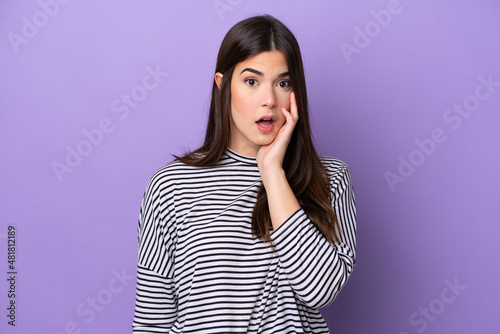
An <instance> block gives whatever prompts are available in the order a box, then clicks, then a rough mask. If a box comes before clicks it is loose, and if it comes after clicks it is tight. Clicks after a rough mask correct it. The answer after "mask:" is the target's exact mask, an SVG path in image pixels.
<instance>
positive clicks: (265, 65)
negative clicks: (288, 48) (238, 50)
mask: <svg viewBox="0 0 500 334" xmlns="http://www.w3.org/2000/svg"><path fill="white" fill-rule="evenodd" d="M247 67H250V68H253V69H255V70H259V71H260V72H262V73H264V74H265V73H266V72H267V73H269V74H272V73H277V72H279V73H282V72H286V71H287V70H288V65H287V63H286V59H285V56H284V55H283V53H282V52H281V51H265V52H261V53H258V54H256V55H254V56H252V57H249V58H247V59H245V60H244V61H242V62H240V63H238V64H237V65H236V68H235V70H236V71H235V72H236V73H237V74H239V71H238V70H240V71H241V70H242V69H244V68H247Z"/></svg>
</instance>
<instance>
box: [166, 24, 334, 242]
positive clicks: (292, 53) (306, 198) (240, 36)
mask: <svg viewBox="0 0 500 334" xmlns="http://www.w3.org/2000/svg"><path fill="white" fill-rule="evenodd" d="M274 50H277V51H280V52H282V53H283V55H284V56H285V59H286V61H287V65H288V71H289V75H290V81H291V84H292V88H293V91H294V92H295V99H296V102H297V108H298V112H299V121H298V122H297V125H296V127H295V129H294V131H293V134H292V138H291V140H290V143H289V144H288V148H287V151H286V154H285V158H284V161H283V169H284V171H285V173H286V177H287V180H288V182H289V184H290V187H291V188H292V190H293V192H294V194H295V196H296V197H297V200H298V202H299V204H300V206H301V207H302V209H303V210H304V211H305V212H306V214H307V216H308V217H309V219H310V220H311V221H312V222H313V224H314V225H315V226H316V228H317V229H318V230H319V231H320V233H321V234H322V235H323V236H324V237H325V238H326V239H327V240H328V241H329V242H334V241H338V234H337V233H338V232H339V225H338V222H337V219H336V217H335V214H334V212H333V209H332V207H331V204H330V203H331V195H330V182H329V179H328V176H327V175H326V171H325V169H324V167H323V165H322V163H321V161H320V160H319V158H318V155H317V153H316V150H315V148H314V145H313V142H312V139H311V129H310V125H309V112H308V103H307V91H306V83H305V77H304V68H303V65H302V57H301V54H300V48H299V44H298V43H297V40H296V39H295V37H294V36H293V34H292V33H291V31H290V30H289V29H288V28H287V27H286V26H285V25H284V24H283V23H281V22H280V21H279V20H277V19H275V18H274V17H272V16H270V15H263V16H255V17H250V18H247V19H245V20H243V21H240V22H238V23H237V24H235V25H234V26H233V27H232V28H231V29H230V30H229V31H228V33H227V34H226V36H225V37H224V40H223V41H222V44H221V46H220V49H219V54H218V56H217V64H216V68H215V72H216V73H217V72H220V73H222V74H223V77H222V82H221V84H220V88H219V87H218V86H217V85H216V83H215V80H214V83H213V86H212V100H211V103H210V113H209V116H208V124H207V130H206V134H205V141H204V143H203V145H202V146H201V147H200V148H198V149H197V150H195V151H193V152H190V153H188V154H186V155H185V156H183V157H177V156H176V158H177V160H179V161H181V162H183V163H185V164H187V165H191V166H211V165H214V164H216V163H217V162H218V161H219V159H220V158H221V157H222V154H223V153H224V152H225V151H226V149H227V147H228V144H229V134H230V121H229V117H230V111H231V77H232V75H233V71H234V68H235V67H236V65H237V64H238V63H240V62H242V61H244V60H245V59H247V58H249V57H252V56H254V55H256V54H258V53H260V52H264V51H274ZM271 227H272V223H271V216H270V214H269V207H268V201H267V194H266V189H265V188H264V186H263V185H261V187H260V190H259V192H258V195H257V201H256V203H255V207H254V210H253V215H252V233H253V235H254V236H255V237H257V238H260V239H262V240H264V241H266V242H270V243H271V238H270V235H269V231H270V228H271Z"/></svg>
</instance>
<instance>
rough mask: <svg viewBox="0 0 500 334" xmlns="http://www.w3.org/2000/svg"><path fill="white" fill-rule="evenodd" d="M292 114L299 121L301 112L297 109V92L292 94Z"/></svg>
mask: <svg viewBox="0 0 500 334" xmlns="http://www.w3.org/2000/svg"><path fill="white" fill-rule="evenodd" d="M290 113H291V114H292V117H293V119H294V120H295V121H298V120H299V111H298V109H297V101H296V100H295V92H291V93H290Z"/></svg>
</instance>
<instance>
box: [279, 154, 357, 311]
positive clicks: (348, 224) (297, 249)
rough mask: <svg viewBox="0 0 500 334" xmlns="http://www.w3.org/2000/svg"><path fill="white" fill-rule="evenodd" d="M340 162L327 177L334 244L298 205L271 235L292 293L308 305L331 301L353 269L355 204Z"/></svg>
mask: <svg viewBox="0 0 500 334" xmlns="http://www.w3.org/2000/svg"><path fill="white" fill-rule="evenodd" d="M342 166H343V167H342V169H340V170H339V169H337V172H336V173H335V174H334V175H331V179H330V180H331V191H332V207H333V209H334V212H335V215H336V217H337V219H338V221H339V225H340V229H341V231H340V242H339V243H338V244H335V245H332V244H330V243H329V242H328V241H327V240H326V239H325V238H324V237H323V236H322V235H321V234H320V233H319V231H318V230H317V229H316V228H315V227H314V225H313V224H312V223H311V221H310V220H309V218H308V217H307V215H306V214H305V212H304V211H303V210H302V209H299V210H297V211H296V212H295V213H293V214H292V215H291V216H290V217H289V218H288V219H287V220H286V221H285V222H284V223H283V224H282V225H281V227H280V228H279V229H278V230H275V231H274V232H273V233H272V235H271V238H272V240H273V244H274V246H275V249H276V253H277V254H278V256H279V257H280V263H281V265H282V266H283V269H284V271H285V273H286V275H287V277H288V281H289V282H290V285H291V286H292V288H293V290H294V292H295V294H296V295H297V296H298V298H299V299H300V300H301V301H302V302H304V303H305V304H306V305H308V306H310V307H312V308H320V307H323V306H326V305H328V304H329V303H331V302H332V301H333V300H334V299H335V297H336V296H337V294H338V293H339V292H340V290H341V289H342V287H343V286H344V285H345V283H346V282H347V280H348V278H349V277H350V275H351V273H352V271H353V269H354V264H355V247H356V244H355V234H356V208H355V200H354V194H353V191H352V184H351V179H350V175H349V171H348V169H347V166H346V165H345V164H342Z"/></svg>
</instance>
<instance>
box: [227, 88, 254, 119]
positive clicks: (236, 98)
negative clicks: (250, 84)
mask: <svg viewBox="0 0 500 334" xmlns="http://www.w3.org/2000/svg"><path fill="white" fill-rule="evenodd" d="M231 107H232V109H233V112H234V113H237V114H239V115H241V116H245V115H247V114H249V113H250V112H251V111H252V110H254V109H255V101H254V99H253V98H252V97H251V96H249V95H248V94H244V93H243V92H241V91H239V90H234V91H233V92H231Z"/></svg>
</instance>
